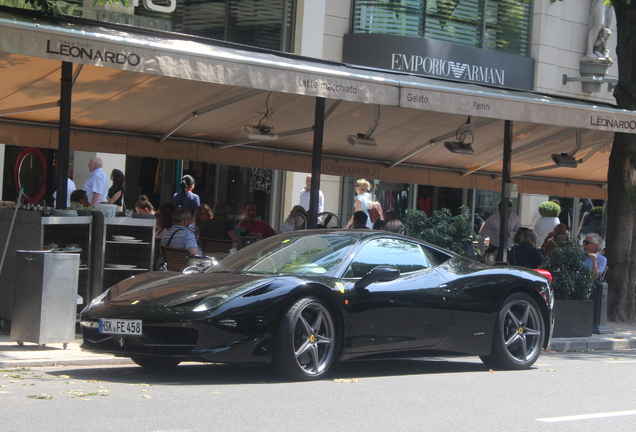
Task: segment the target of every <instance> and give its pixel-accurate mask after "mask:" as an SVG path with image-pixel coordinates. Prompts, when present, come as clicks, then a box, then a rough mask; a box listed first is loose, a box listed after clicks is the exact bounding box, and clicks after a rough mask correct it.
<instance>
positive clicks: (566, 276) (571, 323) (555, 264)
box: [541, 239, 594, 337]
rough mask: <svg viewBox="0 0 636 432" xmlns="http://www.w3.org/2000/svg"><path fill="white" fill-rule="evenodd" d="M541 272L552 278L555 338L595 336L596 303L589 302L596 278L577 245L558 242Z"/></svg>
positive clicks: (558, 240) (560, 240)
mask: <svg viewBox="0 0 636 432" xmlns="http://www.w3.org/2000/svg"><path fill="white" fill-rule="evenodd" d="M541 268H543V269H546V270H548V271H549V272H550V273H551V274H552V289H553V291H554V298H555V302H554V332H553V336H554V337H586V336H590V335H591V334H592V325H593V319H594V301H592V300H589V297H590V294H591V293H592V289H593V284H594V278H593V277H592V270H591V269H590V268H589V267H587V266H586V265H585V263H584V261H583V251H582V250H581V248H580V247H579V246H578V244H576V243H571V242H564V241H563V239H557V247H555V248H554V249H553V250H552V251H551V252H550V254H549V255H548V256H547V258H546V260H545V261H544V263H543V264H542V266H541Z"/></svg>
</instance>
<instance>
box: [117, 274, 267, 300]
mask: <svg viewBox="0 0 636 432" xmlns="http://www.w3.org/2000/svg"><path fill="white" fill-rule="evenodd" d="M133 279H134V278H131V279H128V280H126V281H124V282H122V283H120V284H118V285H117V286H115V287H113V288H111V296H109V297H110V299H109V300H108V301H107V303H108V304H111V305H113V306H125V305H133V304H134V305H135V306H137V307H139V306H145V307H156V306H159V307H168V306H179V305H183V304H186V303H190V302H195V301H197V302H198V301H200V300H202V299H204V298H206V297H209V296H212V295H215V294H223V293H226V292H228V291H232V290H235V291H233V292H234V293H236V294H244V293H247V292H249V291H251V290H253V289H255V288H259V287H262V286H264V285H268V284H269V283H270V282H271V278H269V277H265V276H260V275H246V274H232V273H199V274H187V275H183V274H176V273H163V272H161V273H159V272H157V273H154V274H152V276H151V277H147V278H144V280H141V281H134V280H133ZM119 293H121V294H119Z"/></svg>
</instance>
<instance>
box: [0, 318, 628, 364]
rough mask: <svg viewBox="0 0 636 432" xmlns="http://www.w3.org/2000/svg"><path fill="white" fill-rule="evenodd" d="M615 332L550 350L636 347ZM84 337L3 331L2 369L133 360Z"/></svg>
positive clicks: (565, 341)
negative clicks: (46, 338) (102, 350)
mask: <svg viewBox="0 0 636 432" xmlns="http://www.w3.org/2000/svg"><path fill="white" fill-rule="evenodd" d="M607 326H608V328H609V329H611V330H612V331H613V332H614V333H613V334H602V335H600V334H593V335H592V336H590V337H582V338H553V339H552V343H551V344H550V347H549V348H548V351H552V352H568V351H585V350H622V349H633V348H636V323H612V322H609V323H607ZM81 343H82V339H81V337H79V336H77V337H76V339H75V341H73V342H69V343H68V344H67V347H66V348H64V344H62V343H52V344H47V345H46V346H39V345H37V344H35V343H29V342H25V343H24V344H23V345H18V343H17V342H16V341H14V340H12V339H11V337H10V335H9V334H8V333H7V332H5V331H0V369H13V368H20V367H48V366H109V365H132V364H134V363H133V362H132V360H130V359H127V358H120V357H114V356H111V355H102V354H93V353H89V352H86V351H82V350H81V349H80V345H81Z"/></svg>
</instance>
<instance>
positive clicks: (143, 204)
mask: <svg viewBox="0 0 636 432" xmlns="http://www.w3.org/2000/svg"><path fill="white" fill-rule="evenodd" d="M135 211H136V212H137V213H142V214H155V207H154V206H153V205H152V203H151V202H150V200H149V199H148V197H147V196H146V195H141V196H139V200H138V201H137V202H136V203H135Z"/></svg>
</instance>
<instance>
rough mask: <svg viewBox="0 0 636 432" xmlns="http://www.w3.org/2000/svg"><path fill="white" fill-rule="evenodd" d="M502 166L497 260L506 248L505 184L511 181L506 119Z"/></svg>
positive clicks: (509, 135) (509, 129)
mask: <svg viewBox="0 0 636 432" xmlns="http://www.w3.org/2000/svg"><path fill="white" fill-rule="evenodd" d="M503 144H504V145H503V161H502V162H503V168H502V170H501V210H500V212H499V216H500V217H501V219H500V224H499V227H500V229H499V249H497V258H496V260H497V261H505V260H506V255H507V252H508V251H507V249H508V207H509V199H508V198H509V197H508V196H507V193H506V185H507V184H508V183H511V182H512V180H511V175H510V164H511V160H512V157H511V156H512V122H511V121H510V120H506V122H505V125H504V139H503Z"/></svg>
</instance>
